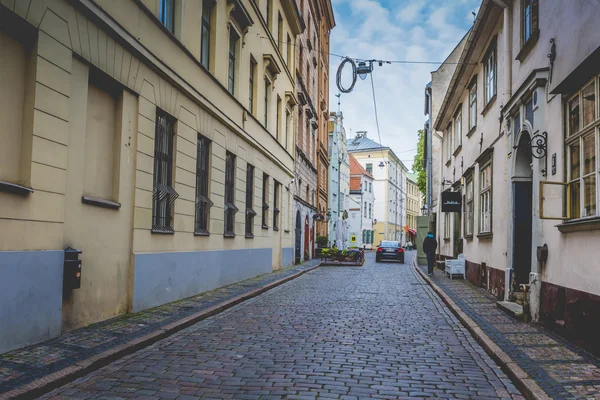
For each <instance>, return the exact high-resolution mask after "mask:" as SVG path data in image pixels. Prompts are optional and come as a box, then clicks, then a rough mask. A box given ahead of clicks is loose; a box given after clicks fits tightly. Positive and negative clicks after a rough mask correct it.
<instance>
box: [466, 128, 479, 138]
mask: <svg viewBox="0 0 600 400" xmlns="http://www.w3.org/2000/svg"><path fill="white" fill-rule="evenodd" d="M476 130H477V125H475V126H474V127H472V128H471V130H470V131H469V132H467V138H470V137H471V136H473V134H474V133H475V131H476Z"/></svg>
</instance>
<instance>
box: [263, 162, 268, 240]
mask: <svg viewBox="0 0 600 400" xmlns="http://www.w3.org/2000/svg"><path fill="white" fill-rule="evenodd" d="M268 221H269V175H267V174H263V191H262V227H263V229H269V225H268V223H267V222H268Z"/></svg>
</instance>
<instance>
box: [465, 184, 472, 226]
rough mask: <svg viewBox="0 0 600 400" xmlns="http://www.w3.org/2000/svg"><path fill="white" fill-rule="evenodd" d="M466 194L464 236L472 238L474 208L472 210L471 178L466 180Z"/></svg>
mask: <svg viewBox="0 0 600 400" xmlns="http://www.w3.org/2000/svg"><path fill="white" fill-rule="evenodd" d="M466 186H467V193H466V194H465V216H466V218H465V236H466V237H472V236H473V222H474V208H473V197H474V193H473V189H474V187H473V177H469V178H467V185H466Z"/></svg>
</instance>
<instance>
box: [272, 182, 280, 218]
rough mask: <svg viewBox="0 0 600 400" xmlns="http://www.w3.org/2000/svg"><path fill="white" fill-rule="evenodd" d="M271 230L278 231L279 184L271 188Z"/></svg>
mask: <svg viewBox="0 0 600 400" xmlns="http://www.w3.org/2000/svg"><path fill="white" fill-rule="evenodd" d="M273 229H275V230H279V182H275V185H274V186H273Z"/></svg>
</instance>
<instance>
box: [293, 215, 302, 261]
mask: <svg viewBox="0 0 600 400" xmlns="http://www.w3.org/2000/svg"><path fill="white" fill-rule="evenodd" d="M295 231H296V238H295V239H296V243H295V247H296V251H295V255H294V259H295V263H296V264H300V258H301V256H302V255H301V254H300V243H301V240H302V221H301V218H300V211H299V210H298V211H297V212H296V229H295Z"/></svg>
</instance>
